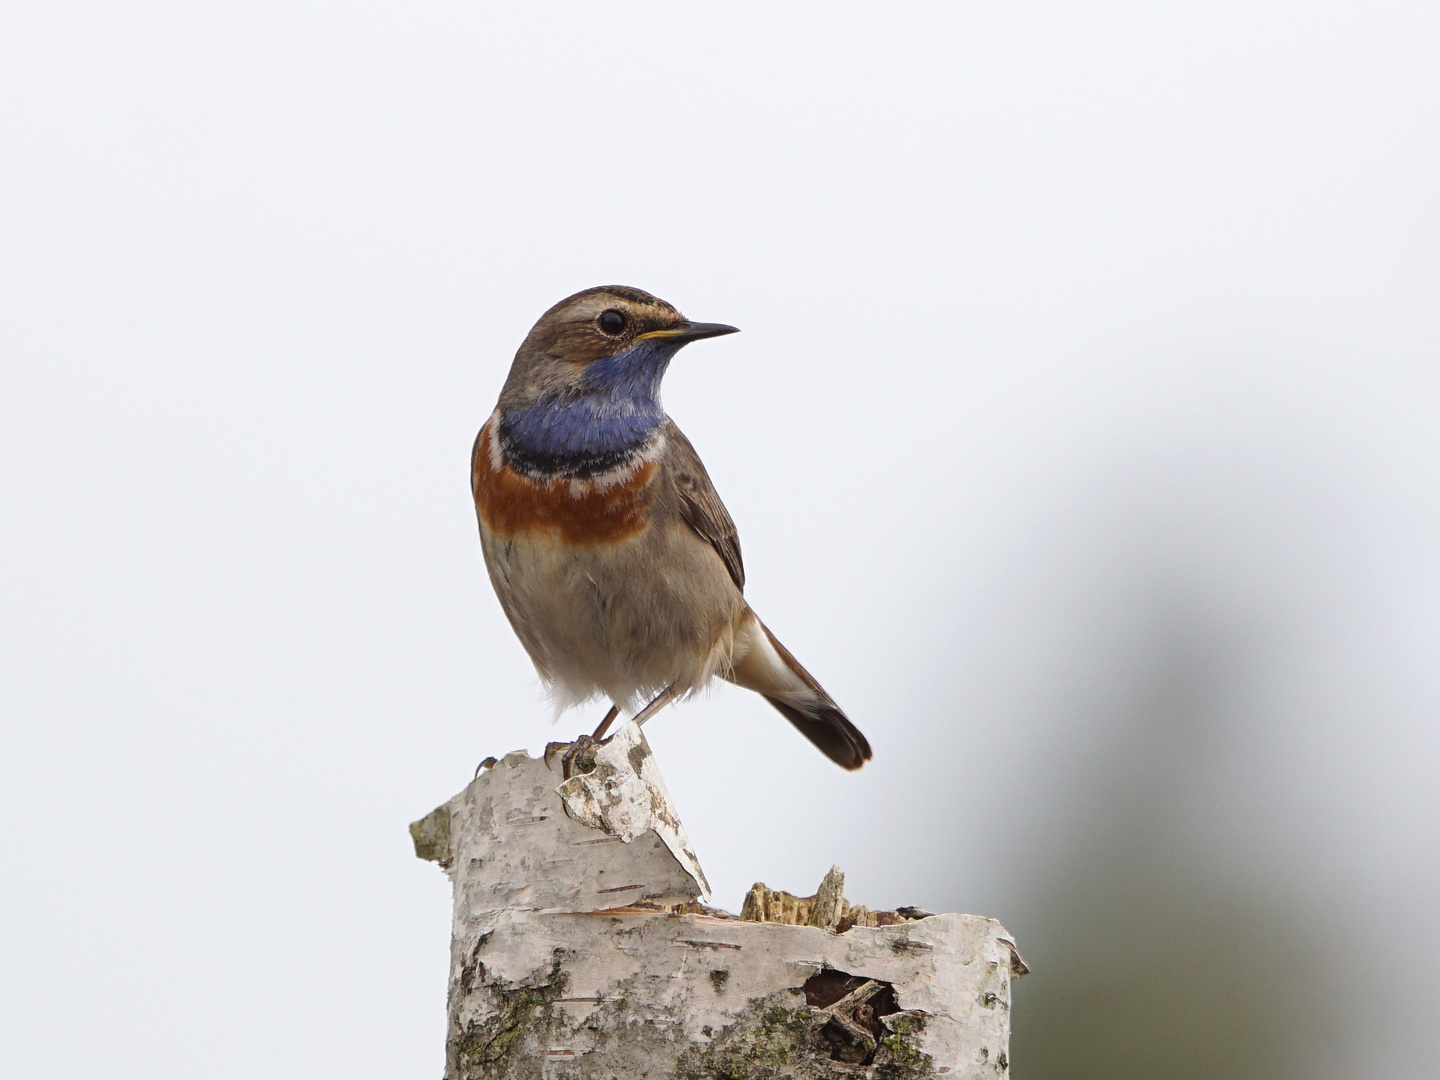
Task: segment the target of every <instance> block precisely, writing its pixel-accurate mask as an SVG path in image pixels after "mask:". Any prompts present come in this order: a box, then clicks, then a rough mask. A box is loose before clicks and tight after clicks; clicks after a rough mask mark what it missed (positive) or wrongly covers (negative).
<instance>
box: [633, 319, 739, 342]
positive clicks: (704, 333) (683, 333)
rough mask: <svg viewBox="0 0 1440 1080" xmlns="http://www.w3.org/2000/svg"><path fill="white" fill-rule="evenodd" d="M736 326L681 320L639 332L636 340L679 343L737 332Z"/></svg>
mask: <svg viewBox="0 0 1440 1080" xmlns="http://www.w3.org/2000/svg"><path fill="white" fill-rule="evenodd" d="M739 332H740V328H739V327H738V326H726V325H725V324H724V323H719V322H682V323H676V324H675V325H674V326H667V327H665V329H663V330H651V331H650V332H649V333H648V334H639V335H637V336H636V338H635V340H636V341H674V342H678V343H679V344H681V345H684V344H686V343H687V342H691V341H699V340H700V339H701V338H707V337H723V336H724V335H725V334H738V333H739Z"/></svg>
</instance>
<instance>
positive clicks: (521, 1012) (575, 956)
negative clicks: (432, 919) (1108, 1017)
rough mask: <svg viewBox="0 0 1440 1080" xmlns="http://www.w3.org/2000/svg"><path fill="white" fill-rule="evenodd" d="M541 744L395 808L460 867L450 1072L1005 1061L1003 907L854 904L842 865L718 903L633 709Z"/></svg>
mask: <svg viewBox="0 0 1440 1080" xmlns="http://www.w3.org/2000/svg"><path fill="white" fill-rule="evenodd" d="M572 749H573V752H572ZM552 750H554V751H555V752H550V753H547V754H546V756H545V757H544V758H542V759H535V758H531V757H530V756H529V755H527V754H524V753H515V754H510V755H508V756H507V757H505V758H504V759H502V760H500V761H499V762H493V761H492V763H491V764H490V765H489V767H488V768H486V769H484V770H483V771H482V772H481V774H480V775H479V776H478V777H477V778H476V779H475V781H474V783H472V784H471V785H470V786H469V787H467V788H466V789H465V790H464V791H463V792H461V793H460V794H459V795H457V796H456V797H455V798H454V799H452V800H450V802H448V803H446V804H445V805H444V806H442V807H440V808H439V809H437V810H435V811H434V812H432V813H431V814H429V815H428V816H426V817H425V818H423V819H422V820H420V821H417V822H415V824H413V825H411V826H410V831H411V835H412V837H413V838H414V841H415V853H416V854H417V855H418V856H419V857H420V858H422V859H429V860H431V861H434V862H438V863H439V864H440V865H441V866H442V867H444V868H445V870H446V872H447V873H448V874H449V876H450V879H451V882H452V884H453V888H454V898H455V912H454V931H453V937H452V941H451V963H450V992H449V1027H448V1036H447V1040H446V1065H445V1076H446V1080H541V1078H544V1080H751V1078H753V1080H840V1078H845V1080H861V1078H864V1080H902V1078H909V1077H921V1076H946V1077H954V1078H956V1080H971V1078H980V1077H1003V1076H1006V1075H1008V1069H1009V1057H1008V1055H1009V1034H1010V1004H1009V1003H1010V982H1011V979H1012V978H1013V977H1016V976H1018V975H1020V974H1023V973H1024V967H1023V964H1021V962H1020V958H1019V954H1018V953H1016V952H1015V951H1014V946H1013V945H1012V944H1011V943H1010V941H1009V935H1008V934H1007V933H1006V932H1005V930H1004V929H1003V928H1002V927H1001V926H1000V924H999V923H997V922H995V921H994V920H992V919H983V918H979V917H977V916H973V915H931V914H929V913H928V912H923V911H919V910H918V909H915V908H902V909H900V910H898V911H893V912H872V911H869V910H868V909H866V908H863V907H853V906H851V905H850V903H849V902H848V901H847V900H846V899H845V897H844V876H843V875H842V874H841V873H840V871H839V868H838V867H837V868H835V869H832V870H831V872H830V873H829V874H828V875H826V878H825V881H824V882H823V883H822V884H821V887H820V889H819V891H818V892H817V893H816V895H815V896H812V897H796V896H792V895H791V894H789V893H784V892H779V891H778V890H771V889H767V888H766V887H765V886H764V885H759V884H757V885H756V886H755V887H754V888H753V889H751V890H750V894H749V895H748V896H746V898H745V908H744V917H742V918H736V917H735V916H733V915H729V914H726V913H725V912H721V911H716V910H715V909H713V908H709V907H706V906H705V904H706V902H707V901H708V900H709V886H708V885H707V884H706V882H705V875H704V873H703V871H701V869H700V864H699V861H698V860H697V859H696V857H695V854H694V851H693V849H692V848H691V846H690V842H689V839H688V838H687V837H686V836H685V830H684V827H683V826H682V825H681V824H680V821H679V818H678V817H676V815H675V812H674V809H673V807H672V805H671V802H670V797H669V794H668V793H667V792H666V790H665V784H664V781H663V780H662V779H661V777H660V773H659V770H658V768H657V767H656V765H655V759H654V757H653V755H652V754H651V753H650V748H649V746H648V745H647V744H646V742H645V737H644V735H642V734H641V732H640V729H639V728H638V727H636V726H635V725H634V724H627V725H626V726H625V727H623V728H621V729H620V731H618V732H617V733H616V734H615V735H614V736H613V737H612V738H611V739H609V740H608V741H606V742H604V743H598V744H591V745H582V746H580V747H578V748H570V747H559V748H552ZM567 755H568V762H567V761H566V760H565V759H566V756H567Z"/></svg>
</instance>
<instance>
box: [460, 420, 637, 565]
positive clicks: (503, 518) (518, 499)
mask: <svg viewBox="0 0 1440 1080" xmlns="http://www.w3.org/2000/svg"><path fill="white" fill-rule="evenodd" d="M495 429H496V418H495V417H493V416H492V417H491V418H490V419H489V420H488V421H486V423H485V426H484V427H482V428H481V429H480V435H479V437H478V438H477V439H476V440H475V452H474V454H473V455H472V457H471V462H470V483H471V489H472V490H473V492H474V495H475V510H476V513H477V514H478V515H479V517H480V523H481V524H482V525H483V526H484V527H485V528H486V529H487V530H489V531H490V532H491V533H493V534H494V535H495V536H496V537H497V538H501V539H514V538H517V537H521V536H527V535H528V536H537V535H538V536H551V537H554V538H556V539H559V540H562V541H564V542H566V543H570V544H577V545H587V546H588V545H596V544H611V543H618V542H620V541H623V540H628V539H630V538H632V537H634V536H638V535H639V534H640V533H641V532H643V531H644V530H645V528H646V527H647V526H648V525H649V524H650V510H651V506H652V503H653V502H654V498H655V492H654V489H653V486H652V481H653V480H654V478H655V474H656V471H657V469H658V464H657V462H658V458H659V453H660V451H661V450H662V449H663V435H657V436H656V438H655V439H654V440H652V442H651V444H650V445H647V446H646V447H645V448H644V449H642V450H640V451H639V452H637V453H636V454H635V455H634V457H633V458H631V459H630V460H629V461H627V462H625V463H623V464H621V465H619V466H617V467H616V468H614V469H611V470H609V471H608V472H605V473H601V474H599V475H596V476H591V477H586V478H584V479H577V478H573V477H564V476H555V477H546V476H533V475H530V474H527V473H523V472H519V471H517V470H516V469H514V468H512V467H511V466H510V465H509V464H508V463H507V462H506V461H505V458H504V455H503V453H502V452H501V449H500V445H499V440H498V439H497V437H496V430H495Z"/></svg>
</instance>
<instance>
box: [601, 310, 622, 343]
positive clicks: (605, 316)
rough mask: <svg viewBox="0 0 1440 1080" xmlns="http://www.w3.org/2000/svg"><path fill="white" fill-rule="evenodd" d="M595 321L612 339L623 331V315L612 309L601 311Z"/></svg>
mask: <svg viewBox="0 0 1440 1080" xmlns="http://www.w3.org/2000/svg"><path fill="white" fill-rule="evenodd" d="M596 321H597V322H598V323H599V324H600V329H601V330H603V331H605V333H607V334H609V335H611V336H612V337H613V336H615V335H616V334H619V333H620V332H621V331H623V330H624V329H625V313H624V312H623V311H616V310H615V309H614V308H608V309H607V310H605V311H602V312H601V313H600V318H599V319H598V320H596Z"/></svg>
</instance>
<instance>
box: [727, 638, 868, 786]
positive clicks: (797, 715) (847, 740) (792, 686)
mask: <svg viewBox="0 0 1440 1080" xmlns="http://www.w3.org/2000/svg"><path fill="white" fill-rule="evenodd" d="M734 656H735V660H734V662H733V663H732V665H731V668H730V671H729V672H728V673H727V674H726V676H725V677H726V678H727V679H729V680H730V681H731V682H733V683H734V684H735V685H736V686H743V687H745V689H747V690H754V691H755V692H756V693H758V694H760V695H762V696H763V697H764V698H765V700H766V701H768V702H770V704H771V705H774V706H775V708H776V709H777V710H778V711H779V712H780V715H782V716H783V717H785V719H786V720H789V721H790V723H792V724H794V725H795V727H796V728H798V729H799V731H800V734H802V735H804V736H805V737H806V738H807V739H809V740H810V741H811V742H812V743H814V744H815V745H816V746H817V747H819V748H820V752H821V753H823V754H824V755H825V756H826V757H828V758H829V759H830V760H831V761H833V762H835V764H837V765H839V766H840V767H841V768H844V769H858V768H860V766H861V765H864V764H865V762H867V761H869V760H870V743H869V742H868V741H866V739H865V736H864V735H862V734H860V729H859V728H857V727H856V726H855V725H854V724H852V723H851V722H850V718H849V717H848V716H846V715H845V714H844V713H843V712H842V711H841V710H840V706H839V705H836V704H835V702H834V700H833V699H832V698H831V697H830V695H829V694H827V693H826V692H825V689H824V687H822V686H821V685H820V684H819V683H818V682H816V681H815V677H814V676H813V675H811V674H810V673H809V672H808V671H806V670H805V669H804V668H803V667H801V666H800V661H798V660H796V659H795V657H794V656H792V655H791V654H790V650H789V649H787V648H785V646H784V645H781V644H780V642H778V641H776V640H775V635H774V634H772V633H770V630H769V628H768V627H766V625H765V624H764V623H762V622H761V621H760V618H759V616H757V615H756V614H755V613H754V612H753V611H747V612H746V613H745V620H744V622H743V623H742V624H741V627H740V630H739V632H738V633H737V634H736V636H735V653H734Z"/></svg>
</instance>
